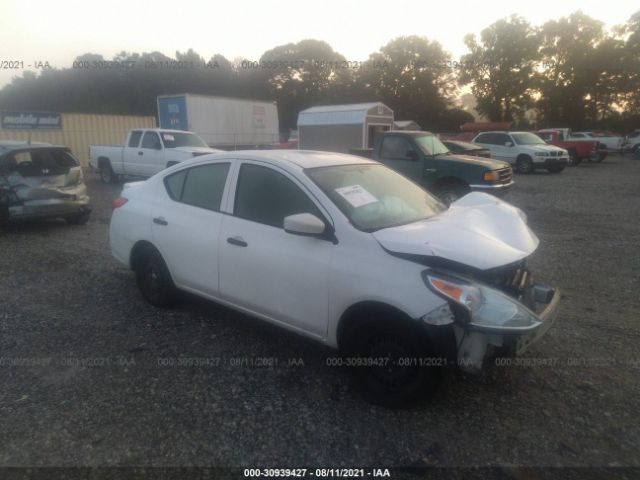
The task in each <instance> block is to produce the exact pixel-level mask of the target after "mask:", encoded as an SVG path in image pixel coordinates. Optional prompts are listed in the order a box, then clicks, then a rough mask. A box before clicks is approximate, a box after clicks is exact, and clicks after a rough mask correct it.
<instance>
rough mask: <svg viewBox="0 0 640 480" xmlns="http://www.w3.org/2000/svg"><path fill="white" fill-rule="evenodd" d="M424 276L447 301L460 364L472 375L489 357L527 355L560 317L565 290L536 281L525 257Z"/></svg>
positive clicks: (431, 286) (427, 283)
mask: <svg viewBox="0 0 640 480" xmlns="http://www.w3.org/2000/svg"><path fill="white" fill-rule="evenodd" d="M423 280H424V282H425V284H426V285H427V287H428V288H429V289H430V290H432V291H433V292H434V293H435V294H436V295H438V296H440V297H442V298H443V299H445V300H446V301H447V304H446V305H445V306H444V307H442V308H444V309H447V308H448V309H449V310H450V315H449V318H450V319H451V320H450V323H451V326H452V329H453V332H454V334H455V339H456V345H457V352H456V357H457V358H456V360H457V365H458V366H459V368H461V369H462V370H464V371H466V372H469V373H479V372H480V371H481V370H482V365H483V363H484V359H485V358H488V357H493V356H496V355H503V356H515V355H520V354H522V353H523V352H524V351H525V350H526V349H527V348H528V347H529V346H531V345H532V344H533V343H534V342H535V341H537V340H538V339H539V338H540V337H542V336H543V335H544V334H545V333H546V332H547V330H548V329H549V328H550V327H551V325H552V324H553V323H554V321H555V319H556V318H557V315H558V310H559V303H560V292H559V290H558V289H557V288H556V289H554V288H551V287H549V286H547V285H545V284H542V283H536V282H534V281H533V278H532V275H531V273H530V272H529V270H528V269H527V268H526V263H525V261H524V260H522V261H519V262H516V263H514V264H510V265H507V266H504V267H500V268H494V269H490V270H486V271H476V270H475V269H469V268H467V269H465V271H464V272H461V271H455V270H452V269H447V270H444V269H440V268H433V269H429V270H425V271H424V272H423ZM431 317H433V315H432V316H426V318H424V319H423V320H424V321H425V322H426V323H431V322H432V318H431ZM438 318H442V312H440V314H439V317H438ZM440 324H442V322H441V321H440Z"/></svg>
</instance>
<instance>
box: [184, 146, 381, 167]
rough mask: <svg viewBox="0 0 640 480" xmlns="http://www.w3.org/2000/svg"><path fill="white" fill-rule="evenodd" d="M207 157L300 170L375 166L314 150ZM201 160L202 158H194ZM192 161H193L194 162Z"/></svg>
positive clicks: (274, 151)
mask: <svg viewBox="0 0 640 480" xmlns="http://www.w3.org/2000/svg"><path fill="white" fill-rule="evenodd" d="M211 155H212V156H207V157H208V158H210V159H212V160H213V159H222V158H232V159H241V160H258V161H260V160H262V161H266V162H269V163H271V164H273V165H281V166H295V167H299V168H301V169H306V168H316V167H328V166H332V165H356V164H377V163H378V162H375V161H373V160H369V159H368V158H364V157H359V156H357V155H349V154H347V153H334V152H320V151H315V150H291V149H282V150H238V151H231V152H224V153H214V154H211ZM195 159H202V160H204V157H196V158H195ZM195 159H194V160H195Z"/></svg>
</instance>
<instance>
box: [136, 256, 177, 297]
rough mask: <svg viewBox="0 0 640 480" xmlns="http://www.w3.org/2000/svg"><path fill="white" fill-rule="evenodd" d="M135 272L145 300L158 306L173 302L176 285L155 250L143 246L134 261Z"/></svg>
mask: <svg viewBox="0 0 640 480" xmlns="http://www.w3.org/2000/svg"><path fill="white" fill-rule="evenodd" d="M135 272H136V280H137V283H138V288H139V289H140V292H141V293H142V296H143V297H144V299H145V300H146V301H147V302H149V303H150V304H151V305H153V306H155V307H160V308H166V307H169V306H171V305H172V304H173V303H174V302H175V299H176V287H175V285H174V284H173V280H172V279H171V274H170V273H169V269H168V268H167V265H166V264H165V262H164V260H163V259H162V256H161V255H160V253H159V252H158V251H157V250H155V249H152V248H145V249H144V250H143V251H142V252H140V253H139V256H138V258H137V259H136V261H135Z"/></svg>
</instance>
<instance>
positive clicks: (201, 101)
mask: <svg viewBox="0 0 640 480" xmlns="http://www.w3.org/2000/svg"><path fill="white" fill-rule="evenodd" d="M158 119H159V123H160V128H171V129H174V130H188V131H190V132H195V133H197V134H198V135H199V136H200V137H202V138H203V139H204V141H205V142H207V143H208V144H209V146H211V147H215V148H223V149H239V148H255V147H261V146H267V145H271V144H274V143H277V142H278V141H279V140H280V136H279V131H280V129H279V124H278V109H277V107H276V104H275V103H274V102H264V101H257V100H242V99H236V98H226V97H209V96H204V95H193V94H190V93H184V94H177V95H161V96H159V97H158Z"/></svg>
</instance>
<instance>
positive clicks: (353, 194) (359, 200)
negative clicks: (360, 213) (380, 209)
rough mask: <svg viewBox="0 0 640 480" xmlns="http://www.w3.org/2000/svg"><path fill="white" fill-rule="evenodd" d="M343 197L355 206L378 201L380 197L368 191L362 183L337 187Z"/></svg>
mask: <svg viewBox="0 0 640 480" xmlns="http://www.w3.org/2000/svg"><path fill="white" fill-rule="evenodd" d="M336 192H338V193H339V194H340V195H341V196H342V198H344V199H345V200H346V201H347V202H349V203H350V204H351V205H352V206H353V207H356V208H358V207H362V206H363V205H369V204H370V203H376V202H377V201H378V199H377V198H376V197H374V196H373V195H371V194H370V193H369V192H367V191H366V190H365V189H364V188H362V187H361V186H360V185H350V186H348V187H340V188H336Z"/></svg>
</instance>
